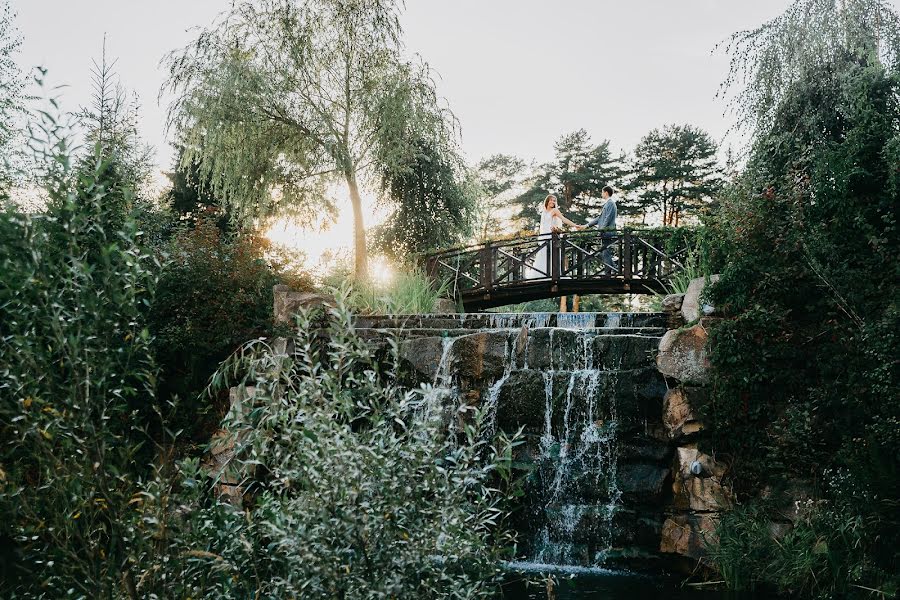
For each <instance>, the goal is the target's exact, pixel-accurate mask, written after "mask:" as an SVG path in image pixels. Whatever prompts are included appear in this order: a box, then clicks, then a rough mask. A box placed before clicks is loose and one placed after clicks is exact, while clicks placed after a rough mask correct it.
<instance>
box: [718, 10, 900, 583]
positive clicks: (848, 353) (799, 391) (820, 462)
mask: <svg viewBox="0 0 900 600" xmlns="http://www.w3.org/2000/svg"><path fill="white" fill-rule="evenodd" d="M807 4H808V3H807V2H799V3H797V5H796V6H795V8H792V9H791V10H790V11H789V12H788V13H786V15H787V16H786V17H784V18H785V19H788V20H787V21H780V22H777V23H776V25H772V26H771V27H769V28H764V29H763V30H761V31H762V33H760V34H759V35H760V36H761V37H760V39H759V40H758V42H754V43H759V44H763V46H762V47H763V48H768V46H766V44H769V43H779V42H778V40H781V39H783V38H782V35H788V34H789V32H791V31H794V32H795V33H793V34H791V35H797V34H796V30H795V27H796V26H797V23H795V22H793V21H791V19H794V18H795V17H796V12H795V11H796V9H797V8H796V7H804V6H806V5H807ZM863 4H865V5H871V4H872V3H862V2H848V3H841V6H842V7H846V10H848V11H850V12H847V13H840V15H839V17H840V18H838V19H836V20H835V23H836V24H839V25H840V27H839V28H838V29H841V28H849V30H848V31H844V32H843V33H841V34H839V35H837V37H836V36H835V33H833V32H830V31H829V32H826V33H823V32H821V31H819V30H818V29H817V27H819V25H821V24H820V23H819V22H818V20H817V19H818V16H817V17H816V19H814V20H813V22H812V23H811V24H810V25H809V30H808V31H806V33H804V34H803V35H804V36H805V37H804V43H807V44H808V45H809V46H810V47H812V48H818V47H820V44H832V43H836V42H835V40H839V39H844V40H846V43H847V45H845V46H842V47H841V48H830V46H829V52H828V53H827V54H826V55H824V56H823V57H817V58H816V60H815V61H814V62H810V63H806V62H804V63H799V64H795V63H793V62H792V63H790V65H793V66H790V68H791V69H794V68H795V67H796V69H797V71H790V72H788V73H783V74H781V75H777V76H776V75H773V74H769V75H767V76H766V77H767V78H768V79H766V81H784V82H787V83H788V84H789V85H786V87H785V88H784V89H782V90H779V92H778V99H779V101H778V104H777V106H776V107H775V108H774V109H773V110H772V114H771V118H770V119H768V120H766V121H764V122H765V123H767V124H768V126H767V127H766V128H765V129H763V130H761V131H758V132H757V134H756V140H755V143H754V147H753V151H752V153H751V156H750V159H749V161H748V164H747V167H746V170H745V172H744V173H743V174H742V176H741V177H740V178H739V179H738V180H737V181H736V183H735V184H734V185H733V186H732V187H731V188H730V189H729V191H728V193H727V195H726V196H725V197H724V198H723V200H722V205H721V207H720V209H719V211H718V213H717V214H716V215H715V216H714V217H713V218H711V219H710V220H709V228H710V235H709V236H708V237H707V241H708V242H710V243H711V246H712V247H711V248H710V249H709V251H710V257H711V260H712V261H713V266H714V267H715V269H716V270H717V271H721V273H722V278H721V280H720V281H719V282H718V284H717V285H716V286H715V287H714V288H713V289H712V292H711V299H712V300H713V302H714V303H715V305H716V306H718V307H720V308H722V309H723V310H724V311H725V312H726V314H727V315H729V316H730V317H731V318H730V319H728V320H726V321H724V322H723V323H721V324H719V325H717V326H715V327H713V328H712V329H711V332H710V335H711V337H710V339H711V348H712V351H711V355H710V359H711V362H712V365H713V381H712V390H713V393H712V397H711V402H710V404H709V406H708V409H707V415H706V417H707V419H708V422H709V423H710V425H711V426H712V429H713V432H714V433H715V439H714V441H713V442H712V443H713V444H714V447H715V448H716V449H717V451H718V452H719V454H720V455H725V456H728V457H730V460H731V462H732V466H733V470H734V472H735V473H736V474H737V476H738V479H737V480H736V482H735V483H736V487H737V489H738V490H739V491H740V492H747V494H748V495H751V496H752V494H753V491H754V490H760V489H764V488H765V487H766V486H767V485H770V484H772V483H775V482H778V481H780V480H784V479H791V478H792V479H797V478H801V479H809V480H813V481H820V482H821V483H822V496H823V499H824V500H826V501H827V503H826V504H825V505H823V506H822V507H821V512H820V514H819V515H818V516H817V517H816V519H817V520H816V521H815V523H821V525H816V526H815V527H813V530H812V531H813V534H814V535H815V536H816V537H817V538H818V537H820V536H824V537H823V539H825V543H826V544H828V547H829V548H832V544H833V543H834V542H833V541H832V537H831V535H832V534H831V533H827V531H826V530H827V529H828V528H829V527H831V528H836V529H835V532H836V533H835V535H836V534H837V532H840V531H843V529H841V527H843V525H842V524H852V527H853V528H855V529H854V530H853V534H852V535H853V537H851V538H849V541H843V542H840V543H839V544H837V546H836V548H837V550H835V553H832V552H831V550H829V551H828V552H827V553H826V554H827V557H828V558H829V565H828V566H827V568H826V567H824V566H822V564H821V562H820V558H821V557H819V558H817V557H805V558H804V556H801V555H798V560H807V559H808V560H810V561H812V562H810V564H809V565H806V566H804V565H803V564H799V565H798V564H796V563H792V562H790V561H788V559H787V558H784V559H783V562H786V564H784V566H783V570H779V571H778V573H779V574H778V575H777V577H775V578H774V579H771V580H770V581H772V582H774V583H775V584H776V585H778V586H779V587H782V588H784V589H787V590H797V591H804V592H814V593H816V594H820V593H821V594H827V593H830V591H831V590H841V589H845V588H846V586H847V584H848V583H853V584H858V585H862V586H866V587H871V588H879V586H881V585H893V586H894V588H896V578H894V579H893V580H892V579H891V578H890V577H889V575H890V574H892V573H897V572H898V563H900V554H898V551H897V548H898V545H900V538H898V532H900V523H898V521H897V515H898V514H900V512H898V510H897V508H898V506H897V501H896V481H897V476H898V470H900V462H898V454H897V452H896V449H897V446H898V442H900V439H898V433H897V432H898V431H900V427H898V425H900V403H898V402H897V401H896V390H897V389H898V385H900V364H898V363H897V360H896V348H897V332H898V331H900V305H898V298H900V295H898V293H897V290H898V287H900V286H898V284H900V266H898V265H900V263H898V261H897V256H898V251H900V235H898V228H897V214H896V207H897V205H898V202H900V172H898V170H897V165H898V164H900V137H898V131H900V102H898V97H900V95H898V92H900V78H898V71H897V68H896V66H897V64H896V62H892V59H890V56H888V59H886V60H884V61H883V62H881V61H878V60H876V57H875V56H874V55H873V54H871V53H858V52H857V50H858V48H857V46H856V45H855V42H854V40H857V39H858V36H862V37H863V38H864V37H865V35H863V33H864V32H862V33H861V32H859V31H856V30H855V29H854V28H856V27H857V26H860V27H862V26H865V27H868V26H869V25H871V22H870V20H869V19H868V17H867V18H866V19H860V20H852V19H849V17H850V16H852V15H853V14H856V13H854V12H853V11H854V10H857V9H858V8H859V6H862V5H863ZM835 6H836V5H835ZM840 10H844V8H841V9H840ZM879 14H881V15H882V16H885V15H886V13H883V12H882V13H879ZM892 19H893V20H894V21H893V22H892V23H884V22H883V23H881V24H880V25H879V27H885V28H894V27H897V26H898V24H900V20H898V19H897V18H896V15H894V16H893V17H892ZM785 23H787V25H785ZM867 23H868V24H869V25H866V24H867ZM782 26H787V29H786V30H785V32H782V33H776V30H775V29H773V27H775V28H778V27H782ZM871 31H872V30H870V31H869V33H871ZM882 31H884V30H882ZM817 36H824V38H822V39H818V37H817ZM891 39H892V38H885V43H886V44H889V43H891ZM772 40H774V42H773V41H772ZM823 40H824V41H823ZM791 43H792V44H796V43H797V40H794V41H792V42H791ZM842 43H843V42H842ZM760 52H762V54H760V56H769V52H770V50H765V49H764V50H761V51H760ZM826 59H827V60H826ZM752 60H757V58H753V59H752ZM800 67H802V68H800ZM784 68H788V67H784ZM754 93H755V92H754ZM827 473H838V474H840V477H836V476H832V477H827V476H826V474H827ZM853 492H858V493H856V494H855V495H854V496H853V498H852V500H848V501H840V500H839V498H840V497H841V495H842V494H849V493H853ZM742 524H747V527H750V525H749V524H748V522H746V521H741V520H737V521H735V522H734V523H733V524H732V525H731V526H732V527H733V528H734V529H736V530H738V533H740V531H739V530H740V528H741V527H742V526H743V525H742ZM799 530H800V528H798V531H799ZM736 535H737V534H736ZM799 535H800V534H799V533H798V536H799ZM810 535H812V534H810ZM842 535H843V534H842ZM746 536H747V538H748V539H750V540H756V541H755V542H753V543H757V544H764V541H763V540H759V539H757V538H759V537H760V536H759V533H758V532H756V533H754V532H753V531H749V530H748V531H747V532H746ZM804 539H806V538H804ZM810 539H811V538H810ZM856 540H862V541H856ZM804 543H806V542H804ZM845 549H846V551H845ZM851 550H852V552H851ZM777 560H778V559H777V558H774V559H773V558H766V559H765V560H761V562H759V563H753V562H748V563H747V565H746V568H747V569H749V570H750V571H751V572H750V573H749V574H747V575H745V576H744V577H743V579H745V580H746V579H748V578H749V579H754V580H764V579H766V577H768V576H767V575H766V574H765V572H764V571H765V566H764V565H765V564H768V563H769V562H775V561H777ZM817 561H819V562H817ZM859 565H862V566H859ZM804 569H807V570H808V571H809V572H813V573H815V577H816V579H817V581H816V583H815V584H810V583H809V575H808V574H804V573H805V571H804ZM890 581H893V583H892V584H891V583H890Z"/></svg>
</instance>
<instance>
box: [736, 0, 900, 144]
mask: <svg viewBox="0 0 900 600" xmlns="http://www.w3.org/2000/svg"><path fill="white" fill-rule="evenodd" d="M892 4H893V3H892V2H890V1H885V0H796V1H795V2H794V3H793V4H791V6H790V7H788V9H787V10H786V11H785V12H784V13H782V14H781V15H779V16H778V17H776V18H774V19H772V20H771V21H768V22H766V23H764V24H762V25H760V26H759V27H757V28H755V29H748V30H745V31H739V32H737V33H735V34H734V35H732V36H731V38H730V40H729V41H728V43H727V44H726V45H725V51H726V52H727V53H728V54H729V55H730V56H731V64H730V69H729V73H728V76H727V77H726V79H725V81H724V82H723V83H722V87H721V89H720V94H721V95H723V96H724V95H728V94H731V93H733V95H732V97H731V107H732V109H733V110H734V111H735V113H736V114H737V117H738V119H739V123H740V125H743V126H745V127H747V128H749V129H751V130H753V131H754V132H765V131H768V130H769V129H771V127H772V125H773V121H774V119H775V113H776V111H777V109H778V107H779V106H780V105H781V104H782V103H783V101H784V100H785V96H786V94H787V93H788V91H789V90H791V89H793V86H794V84H796V83H797V82H799V81H800V80H801V79H803V78H804V77H805V76H807V75H808V73H810V72H811V71H814V70H821V68H822V67H823V66H826V65H837V64H840V63H847V62H848V59H857V60H858V59H860V58H864V59H869V60H871V61H873V62H877V63H881V64H883V65H884V66H885V68H887V69H889V70H890V69H896V68H898V67H900V20H898V17H897V11H896V8H895V7H894V6H893V5H892ZM835 76H839V72H838V71H835Z"/></svg>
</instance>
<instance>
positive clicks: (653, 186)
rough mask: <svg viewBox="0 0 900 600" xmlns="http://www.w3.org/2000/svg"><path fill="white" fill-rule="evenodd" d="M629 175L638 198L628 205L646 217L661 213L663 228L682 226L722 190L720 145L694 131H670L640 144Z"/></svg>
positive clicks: (654, 134) (674, 128) (657, 133)
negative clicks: (686, 215) (683, 220)
mask: <svg viewBox="0 0 900 600" xmlns="http://www.w3.org/2000/svg"><path fill="white" fill-rule="evenodd" d="M630 174H631V180H630V181H629V183H628V186H627V189H629V190H635V191H637V192H638V195H637V198H636V201H633V202H631V203H625V204H627V205H629V206H631V207H633V208H632V210H633V211H635V212H640V213H641V214H644V215H646V213H647V211H648V210H652V211H658V212H659V213H661V214H662V224H663V225H664V226H669V225H671V226H678V225H679V223H680V222H681V218H682V215H683V214H684V213H686V212H688V211H691V212H694V213H695V214H697V213H702V211H701V210H700V209H701V208H702V207H704V205H706V204H708V203H709V202H710V201H711V199H712V196H713V195H714V194H715V193H716V192H717V191H718V190H719V188H720V187H721V177H720V170H719V168H718V166H717V164H716V144H715V142H713V140H712V138H710V137H709V134H708V133H706V132H705V131H703V130H702V129H700V128H698V127H693V126H691V125H667V126H666V127H664V128H663V129H662V131H660V130H659V129H654V130H652V131H651V132H650V133H648V134H647V135H645V136H644V137H643V138H641V141H640V142H639V143H638V145H637V146H636V147H635V149H634V160H633V161H632V164H631V173H630Z"/></svg>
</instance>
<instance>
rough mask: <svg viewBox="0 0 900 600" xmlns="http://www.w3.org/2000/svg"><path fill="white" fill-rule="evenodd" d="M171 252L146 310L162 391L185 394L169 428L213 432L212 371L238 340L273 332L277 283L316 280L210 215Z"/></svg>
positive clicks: (298, 283)
mask: <svg viewBox="0 0 900 600" xmlns="http://www.w3.org/2000/svg"><path fill="white" fill-rule="evenodd" d="M167 250H168V252H167V253H168V260H167V261H166V263H165V264H164V266H163V269H162V271H161V273H160V275H159V284H158V286H157V292H156V296H155V298H154V301H153V303H152V305H151V307H150V310H149V313H148V326H149V327H150V331H151V332H152V334H153V337H154V350H155V352H156V356H157V360H158V362H159V365H160V367H161V369H162V380H161V385H160V395H161V397H163V398H169V397H173V396H178V397H179V398H180V399H181V403H180V411H179V413H178V419H179V420H178V422H172V421H170V422H169V424H168V425H169V427H170V428H171V429H181V428H187V429H188V430H189V431H192V433H195V434H196V433H203V432H205V433H209V427H210V425H211V424H210V422H209V420H210V419H215V420H218V417H219V416H220V415H217V414H214V413H212V414H211V413H209V412H208V410H209V409H210V408H212V407H211V406H210V405H209V404H208V403H207V401H206V399H205V398H201V397H200V396H201V394H200V393H201V392H202V390H203V389H204V388H205V387H206V384H207V383H208V380H209V377H210V375H212V373H213V372H214V371H215V370H216V367H217V366H218V365H219V363H220V362H222V361H223V360H225V358H227V357H228V356H229V355H230V354H231V353H232V352H234V350H235V349H236V348H238V347H239V346H240V345H241V344H243V343H244V342H246V341H247V340H249V339H253V338H257V337H260V336H265V335H269V334H270V333H271V331H272V302H273V296H272V294H273V292H272V287H273V286H274V285H275V284H278V283H288V284H290V285H291V286H292V287H295V288H297V289H308V288H310V287H311V283H310V282H309V280H308V279H307V278H306V277H305V276H304V275H303V274H302V273H294V272H292V271H291V270H290V265H289V264H287V263H285V262H282V261H281V260H279V257H277V256H274V255H273V254H272V248H271V245H270V244H269V243H268V241H267V240H265V238H263V237H261V236H259V235H254V234H252V233H244V234H241V235H237V236H234V237H228V236H226V235H225V234H223V233H222V231H221V230H220V229H219V228H218V227H217V226H216V225H215V224H214V223H212V222H210V221H205V220H201V221H199V222H198V223H197V224H196V226H195V227H194V228H190V229H183V230H182V231H180V232H179V233H178V234H177V235H176V236H175V238H174V239H173V240H172V242H171V244H170V247H169V248H168V249H167ZM173 418H174V417H173ZM191 437H194V435H192V436H191Z"/></svg>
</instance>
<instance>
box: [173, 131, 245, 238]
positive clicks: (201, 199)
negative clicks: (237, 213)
mask: <svg viewBox="0 0 900 600" xmlns="http://www.w3.org/2000/svg"><path fill="white" fill-rule="evenodd" d="M176 149H177V151H178V155H177V157H176V159H175V167H174V169H173V170H172V171H170V172H168V173H166V174H165V175H166V177H167V178H168V179H169V182H170V183H171V184H172V187H171V188H169V190H168V191H167V192H166V196H165V198H166V200H167V201H168V204H169V206H170V207H171V209H172V210H173V211H174V212H175V214H176V215H178V218H179V220H181V221H186V222H188V223H190V224H191V225H196V224H197V223H198V222H199V221H200V220H201V219H204V218H208V217H210V216H213V215H215V216H217V217H218V218H217V221H216V225H217V226H218V227H219V229H220V230H222V231H227V230H228V228H229V225H230V224H231V220H230V219H229V218H228V215H227V213H226V212H225V211H224V210H223V209H222V207H221V206H219V203H218V202H216V197H215V196H214V195H213V193H212V191H211V190H210V186H209V181H208V178H207V180H206V182H205V183H204V181H203V180H202V177H203V176H202V175H201V173H200V169H199V168H198V167H197V165H196V164H195V163H189V164H184V162H183V160H182V158H183V156H184V146H183V145H181V144H178V145H177V146H176Z"/></svg>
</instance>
